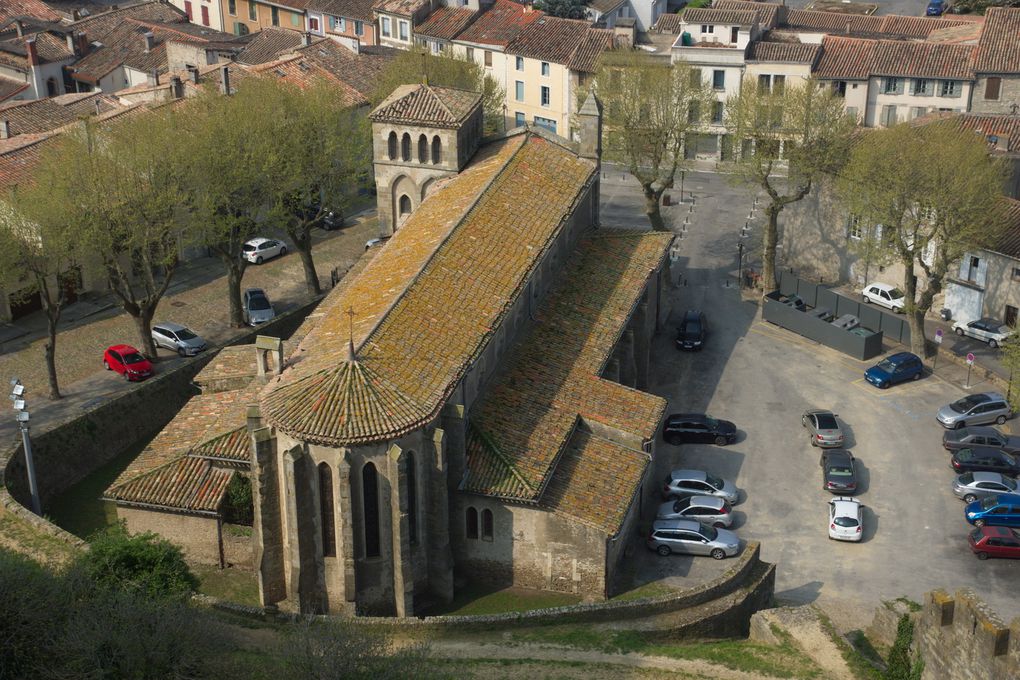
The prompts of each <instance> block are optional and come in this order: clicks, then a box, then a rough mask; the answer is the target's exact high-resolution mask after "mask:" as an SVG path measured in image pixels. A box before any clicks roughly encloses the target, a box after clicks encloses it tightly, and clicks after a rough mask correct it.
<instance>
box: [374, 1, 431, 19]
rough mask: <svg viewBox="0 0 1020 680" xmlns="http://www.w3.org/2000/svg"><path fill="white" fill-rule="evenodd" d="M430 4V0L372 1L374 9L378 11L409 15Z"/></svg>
mask: <svg viewBox="0 0 1020 680" xmlns="http://www.w3.org/2000/svg"><path fill="white" fill-rule="evenodd" d="M428 4H429V0H375V2H373V3H372V9H374V10H376V11H377V12H387V13H389V14H398V15H400V16H404V17H409V16H412V15H414V13H415V12H417V11H418V10H420V9H422V8H423V7H425V6H426V5H428Z"/></svg>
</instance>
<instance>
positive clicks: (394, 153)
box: [387, 132, 397, 161]
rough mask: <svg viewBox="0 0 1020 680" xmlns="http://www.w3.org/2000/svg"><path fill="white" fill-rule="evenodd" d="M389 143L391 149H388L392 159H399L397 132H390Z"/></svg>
mask: <svg viewBox="0 0 1020 680" xmlns="http://www.w3.org/2000/svg"><path fill="white" fill-rule="evenodd" d="M388 145H389V149H387V151H388V152H389V157H390V160H391V161H395V160H397V133H396V132H391V133H390V138H389V143H388Z"/></svg>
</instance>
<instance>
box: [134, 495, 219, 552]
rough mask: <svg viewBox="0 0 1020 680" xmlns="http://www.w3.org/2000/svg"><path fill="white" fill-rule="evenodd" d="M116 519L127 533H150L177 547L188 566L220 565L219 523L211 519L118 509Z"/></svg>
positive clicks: (144, 510) (154, 511)
mask: <svg viewBox="0 0 1020 680" xmlns="http://www.w3.org/2000/svg"><path fill="white" fill-rule="evenodd" d="M117 519H120V520H124V521H125V522H126V523H127V530H128V533H131V534H140V533H144V532H146V531H151V532H152V533H155V534H159V535H160V537H162V538H165V539H166V540H168V541H170V542H171V543H173V544H175V545H178V546H180V548H181V550H182V551H183V552H184V557H185V558H186V559H187V560H188V561H189V562H195V563H198V564H214V565H219V563H220V541H219V527H218V523H219V520H218V519H217V518H215V517H198V516H195V515H182V514H180V513H174V512H159V511H156V510H149V509H143V508H129V507H124V506H120V507H118V508H117Z"/></svg>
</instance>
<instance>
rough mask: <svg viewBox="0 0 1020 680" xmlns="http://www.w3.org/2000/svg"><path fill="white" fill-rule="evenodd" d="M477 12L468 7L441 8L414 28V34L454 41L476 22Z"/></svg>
mask: <svg viewBox="0 0 1020 680" xmlns="http://www.w3.org/2000/svg"><path fill="white" fill-rule="evenodd" d="M476 16H477V12H475V11H474V10H473V9H468V8H467V7H446V6H443V7H439V8H438V9H436V11H434V12H433V13H432V14H430V15H429V16H428V18H427V19H425V21H423V22H422V23H420V24H418V25H417V26H415V27H414V34H415V35H421V36H424V37H426V38H437V39H439V40H453V39H454V38H455V37H457V34H458V33H460V32H461V31H463V30H464V29H465V28H467V27H468V25H470V24H471V22H472V21H474V20H475V17H476Z"/></svg>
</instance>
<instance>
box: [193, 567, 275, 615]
mask: <svg viewBox="0 0 1020 680" xmlns="http://www.w3.org/2000/svg"><path fill="white" fill-rule="evenodd" d="M191 571H192V573H193V574H195V576H196V577H197V578H198V580H199V585H198V592H200V593H202V594H203V595H209V596H210V597H215V598H217V599H220V600H226V601H227V602H234V603H236V604H244V605H249V606H252V607H257V606H258V605H259V587H258V583H257V582H256V581H255V574H254V572H251V571H244V570H242V569H237V568H234V567H228V568H226V569H220V568H219V567H215V566H205V565H202V566H192V567H191Z"/></svg>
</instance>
